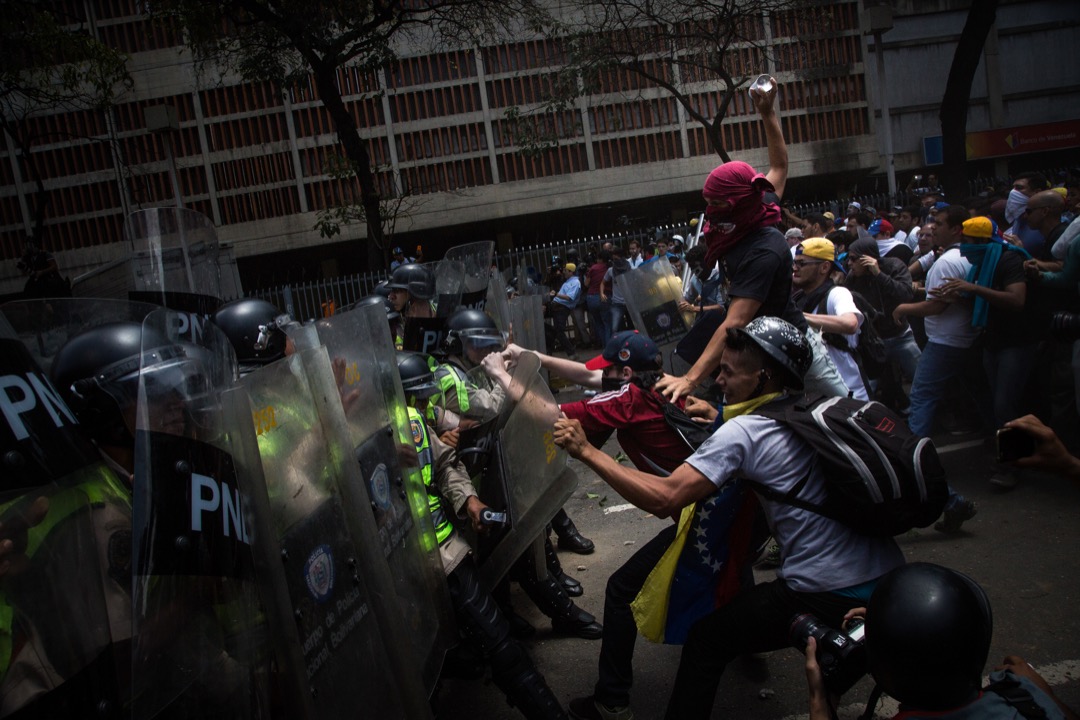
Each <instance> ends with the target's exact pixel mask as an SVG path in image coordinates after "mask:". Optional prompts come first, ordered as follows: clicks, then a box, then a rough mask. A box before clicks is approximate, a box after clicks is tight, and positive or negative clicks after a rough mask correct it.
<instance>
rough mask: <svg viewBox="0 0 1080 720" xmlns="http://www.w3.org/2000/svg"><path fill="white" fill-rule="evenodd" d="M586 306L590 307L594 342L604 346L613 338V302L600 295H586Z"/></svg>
mask: <svg viewBox="0 0 1080 720" xmlns="http://www.w3.org/2000/svg"><path fill="white" fill-rule="evenodd" d="M585 307H587V308H588V309H589V320H590V327H591V329H592V339H593V342H594V343H596V344H597V345H599V346H600V347H604V346H605V345H607V341H608V339H609V338H611V303H610V302H604V301H602V300H601V299H600V296H599V295H586V296H585Z"/></svg>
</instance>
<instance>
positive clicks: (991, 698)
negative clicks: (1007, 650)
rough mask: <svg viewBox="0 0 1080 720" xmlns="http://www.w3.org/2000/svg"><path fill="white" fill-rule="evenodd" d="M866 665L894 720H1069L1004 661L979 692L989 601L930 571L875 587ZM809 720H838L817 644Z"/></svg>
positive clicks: (1060, 706) (949, 574) (901, 574)
mask: <svg viewBox="0 0 1080 720" xmlns="http://www.w3.org/2000/svg"><path fill="white" fill-rule="evenodd" d="M861 615H865V618H866V641H865V645H866V657H867V660H868V662H867V664H868V666H869V668H868V669H869V672H870V674H871V675H872V676H873V678H874V680H875V681H876V682H877V688H876V689H875V693H874V694H873V695H871V699H870V701H871V702H872V703H874V704H876V702H877V692H876V691H877V690H881V691H883V692H885V693H887V694H888V695H889V696H890V697H893V698H895V699H896V700H898V701H899V702H900V713H899V714H898V715H896V716H895V717H896V720H899V719H900V718H903V720H916V719H917V718H930V717H933V718H937V719H939V720H967V719H972V720H974V719H975V718H980V719H982V718H986V719H990V720H996V719H1001V720H1013V719H1016V720H1019V719H1020V718H1033V717H1042V718H1047V719H1048V720H1055V719H1057V720H1060V719H1066V720H1074V719H1075V718H1077V715H1076V714H1075V713H1074V712H1073V711H1072V710H1070V709H1069V708H1068V707H1066V706H1065V704H1064V703H1062V702H1061V701H1060V700H1058V699H1057V698H1056V697H1055V696H1054V692H1053V690H1052V689H1051V688H1050V686H1049V685H1048V684H1047V682H1046V681H1045V680H1044V679H1043V678H1042V677H1041V676H1040V675H1039V674H1038V673H1037V672H1035V669H1034V668H1033V667H1032V666H1031V665H1029V664H1028V663H1026V662H1024V660H1022V659H1021V658H1019V657H1017V656H1015V655H1009V656H1007V657H1006V658H1005V660H1004V661H1003V663H1002V665H1000V666H999V667H998V668H997V669H996V670H995V671H994V672H993V673H991V674H990V684H989V685H987V686H986V687H982V671H983V666H984V665H986V659H987V656H988V655H989V653H990V639H991V635H992V633H993V620H992V616H991V612H990V602H989V600H988V599H987V597H986V593H984V592H983V590H982V588H981V587H979V585H978V584H977V583H976V582H975V581H974V580H972V579H971V578H969V577H967V576H966V575H963V574H961V573H958V572H956V571H954V570H950V569H948V568H944V567H941V566H940V565H932V564H929V563H911V564H909V565H905V566H902V567H899V568H897V569H895V570H893V571H892V572H890V573H889V574H888V575H886V576H885V577H883V578H882V579H881V581H880V582H878V586H877V589H875V590H874V593H873V595H872V596H871V597H870V604H869V606H868V607H866V608H856V609H854V610H852V611H850V612H849V613H848V614H847V615H846V616H845V621H847V620H850V619H851V618H855V617H859V616H861ZM806 679H807V684H808V686H809V695H810V720H829V718H832V717H835V715H834V711H833V709H832V706H831V702H830V699H829V698H828V697H827V694H826V690H825V684H824V682H823V678H822V672H821V665H820V664H819V656H818V654H817V643H816V642H815V640H814V638H812V637H811V638H810V639H809V641H808V642H807V645H806Z"/></svg>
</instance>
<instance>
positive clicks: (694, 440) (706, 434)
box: [660, 396, 712, 452]
mask: <svg viewBox="0 0 1080 720" xmlns="http://www.w3.org/2000/svg"><path fill="white" fill-rule="evenodd" d="M660 401H661V402H660V407H661V409H662V411H663V413H664V422H666V423H667V425H668V427H669V428H671V429H672V431H673V432H674V433H675V434H676V435H678V436H679V438H680V439H681V440H682V441H683V442H684V443H685V444H686V447H687V448H688V449H689V450H690V452H694V451H695V450H697V449H698V448H699V447H701V444H702V443H703V442H705V441H706V440H708V439H709V438H710V437H711V436H712V432H711V431H710V429H709V428H710V427H711V425H710V424H708V423H699V422H697V421H695V420H694V419H693V418H692V417H690V416H689V415H687V414H686V411H685V410H683V409H682V408H680V407H679V406H678V405H676V404H675V403H673V402H668V399H667V398H665V397H663V396H661V398H660Z"/></svg>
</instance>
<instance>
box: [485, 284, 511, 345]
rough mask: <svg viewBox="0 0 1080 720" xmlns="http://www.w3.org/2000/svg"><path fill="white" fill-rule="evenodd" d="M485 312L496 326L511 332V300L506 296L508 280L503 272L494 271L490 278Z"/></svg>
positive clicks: (503, 330)
mask: <svg viewBox="0 0 1080 720" xmlns="http://www.w3.org/2000/svg"><path fill="white" fill-rule="evenodd" d="M484 310H485V312H487V314H488V315H490V316H491V319H492V320H494V321H495V327H497V328H499V330H501V331H502V332H505V333H509V332H510V301H509V300H508V299H507V297H506V280H505V279H504V278H503V275H502V273H499V272H496V273H493V274H492V276H491V278H490V279H489V280H488V289H487V303H486V305H485V306H484Z"/></svg>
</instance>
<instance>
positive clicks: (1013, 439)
mask: <svg viewBox="0 0 1080 720" xmlns="http://www.w3.org/2000/svg"><path fill="white" fill-rule="evenodd" d="M994 444H995V445H996V446H997V459H998V460H1000V461H1003V462H1009V461H1011V460H1019V459H1020V458H1025V457H1029V456H1031V455H1034V454H1035V438H1034V437H1032V436H1031V435H1029V434H1028V433H1027V432H1026V431H1024V430H1021V429H1020V428H1001V429H1000V430H998V431H997V435H996V436H995V438H994Z"/></svg>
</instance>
